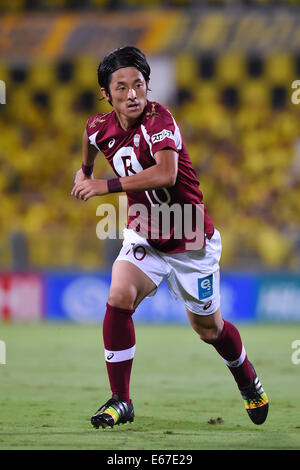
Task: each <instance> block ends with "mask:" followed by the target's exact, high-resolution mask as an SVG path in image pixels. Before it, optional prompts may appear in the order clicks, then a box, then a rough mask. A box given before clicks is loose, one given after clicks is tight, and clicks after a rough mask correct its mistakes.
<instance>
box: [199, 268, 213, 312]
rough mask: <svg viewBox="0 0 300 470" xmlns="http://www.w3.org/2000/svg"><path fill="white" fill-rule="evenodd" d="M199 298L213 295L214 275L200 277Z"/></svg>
mask: <svg viewBox="0 0 300 470" xmlns="http://www.w3.org/2000/svg"><path fill="white" fill-rule="evenodd" d="M198 293H199V300H202V299H206V298H207V297H211V296H212V295H213V275H212V274H210V275H209V276H206V277H202V278H200V279H198ZM207 308H209V307H207Z"/></svg>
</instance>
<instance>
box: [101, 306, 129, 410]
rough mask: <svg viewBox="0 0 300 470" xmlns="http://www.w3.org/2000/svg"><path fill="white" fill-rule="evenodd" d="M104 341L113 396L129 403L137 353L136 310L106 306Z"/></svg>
mask: <svg viewBox="0 0 300 470" xmlns="http://www.w3.org/2000/svg"><path fill="white" fill-rule="evenodd" d="M106 307H107V309H106V314H105V317H104V321H103V341H104V353H105V361H106V367H107V372H108V377H109V382H110V388H111V391H112V394H113V395H118V397H119V400H122V401H127V402H128V403H129V401H130V397H129V383H130V375H131V368H132V362H133V357H134V352H135V332H134V324H133V321H132V318H131V315H132V314H133V313H134V310H127V309H125V308H119V307H112V306H111V305H109V304H108V303H107V304H106Z"/></svg>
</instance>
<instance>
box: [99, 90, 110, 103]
mask: <svg viewBox="0 0 300 470" xmlns="http://www.w3.org/2000/svg"><path fill="white" fill-rule="evenodd" d="M100 90H101V93H102V96H103V98H104V99H105V100H106V101H108V102H109V103H110V102H111V96H110V93H107V91H106V90H105V88H100Z"/></svg>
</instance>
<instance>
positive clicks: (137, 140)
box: [133, 134, 141, 147]
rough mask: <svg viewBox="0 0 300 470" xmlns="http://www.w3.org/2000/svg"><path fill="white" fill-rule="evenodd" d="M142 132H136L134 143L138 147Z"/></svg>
mask: <svg viewBox="0 0 300 470" xmlns="http://www.w3.org/2000/svg"><path fill="white" fill-rule="evenodd" d="M140 138H141V136H140V134H135V136H134V138H133V143H134V145H135V147H138V146H139V145H140Z"/></svg>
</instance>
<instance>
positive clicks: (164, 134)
mask: <svg viewBox="0 0 300 470" xmlns="http://www.w3.org/2000/svg"><path fill="white" fill-rule="evenodd" d="M166 137H168V138H169V139H174V137H173V133H172V132H171V131H169V130H168V129H163V130H162V131H161V132H158V133H157V134H154V135H153V136H152V137H151V140H152V143H153V144H155V143H156V142H161V141H162V140H164V139H165V138H166Z"/></svg>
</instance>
